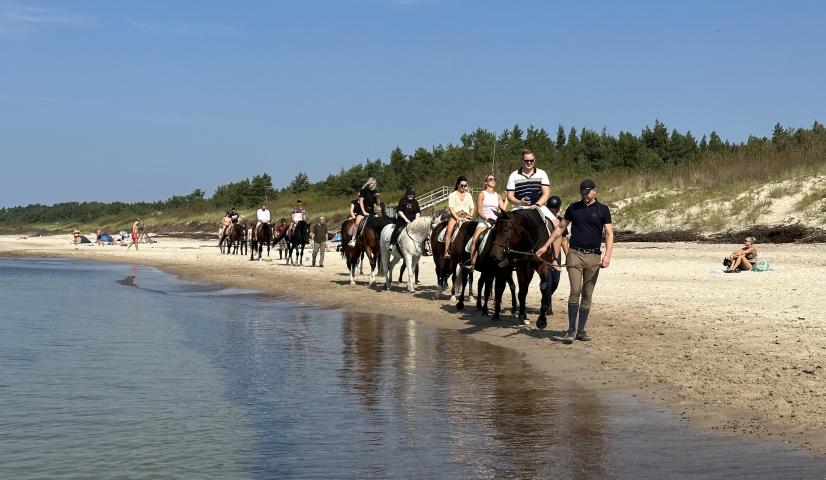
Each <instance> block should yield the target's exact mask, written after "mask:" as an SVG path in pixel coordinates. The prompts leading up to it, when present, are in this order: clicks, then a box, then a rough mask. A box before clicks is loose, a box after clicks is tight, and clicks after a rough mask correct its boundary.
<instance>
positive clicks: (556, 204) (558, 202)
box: [548, 195, 562, 209]
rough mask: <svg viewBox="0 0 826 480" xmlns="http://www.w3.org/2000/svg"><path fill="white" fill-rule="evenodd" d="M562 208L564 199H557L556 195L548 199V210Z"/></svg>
mask: <svg viewBox="0 0 826 480" xmlns="http://www.w3.org/2000/svg"><path fill="white" fill-rule="evenodd" d="M561 207H562V199H561V198H559V197H557V196H556V195H554V196H552V197H551V198H549V199H548V208H557V209H558V208H561Z"/></svg>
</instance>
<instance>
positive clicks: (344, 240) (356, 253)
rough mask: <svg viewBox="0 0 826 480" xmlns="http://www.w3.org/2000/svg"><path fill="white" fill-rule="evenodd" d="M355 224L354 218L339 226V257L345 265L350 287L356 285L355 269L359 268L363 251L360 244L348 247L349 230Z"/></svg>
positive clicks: (350, 236)
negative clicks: (348, 274) (342, 258)
mask: <svg viewBox="0 0 826 480" xmlns="http://www.w3.org/2000/svg"><path fill="white" fill-rule="evenodd" d="M355 223H356V219H355V218H350V219H347V220H345V221H344V223H342V224H341V256H342V257H344V261H345V263H346V264H347V271H348V272H349V273H350V285H355V284H356V267H358V266H359V260H360V259H362V258H363V256H364V255H363V253H364V252H363V250H362V244H361V242H356V245H355V246H353V247H351V246H350V239H351V238H353V236H352V235H350V229H351V228H352V227H353V225H354V224H355Z"/></svg>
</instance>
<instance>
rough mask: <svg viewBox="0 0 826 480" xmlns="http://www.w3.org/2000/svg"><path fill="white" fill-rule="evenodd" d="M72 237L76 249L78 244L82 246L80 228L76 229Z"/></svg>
mask: <svg viewBox="0 0 826 480" xmlns="http://www.w3.org/2000/svg"><path fill="white" fill-rule="evenodd" d="M72 237H74V243H75V247H77V246H78V244H80V227H75V229H74V231H73V232H72Z"/></svg>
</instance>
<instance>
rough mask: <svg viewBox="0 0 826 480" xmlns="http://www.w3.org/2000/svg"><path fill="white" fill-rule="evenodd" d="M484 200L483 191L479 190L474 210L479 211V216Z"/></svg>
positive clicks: (480, 215)
mask: <svg viewBox="0 0 826 480" xmlns="http://www.w3.org/2000/svg"><path fill="white" fill-rule="evenodd" d="M484 202H485V192H479V194H478V195H476V211H477V212H479V218H481V217H482V207H483V206H484ZM482 220H485V219H484V218H482Z"/></svg>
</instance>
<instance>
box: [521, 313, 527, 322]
mask: <svg viewBox="0 0 826 480" xmlns="http://www.w3.org/2000/svg"><path fill="white" fill-rule="evenodd" d="M527 319H528V316H527V315H525V314H524V313H520V314H519V320H522V321H523V322H524V321H526V320H527Z"/></svg>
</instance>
